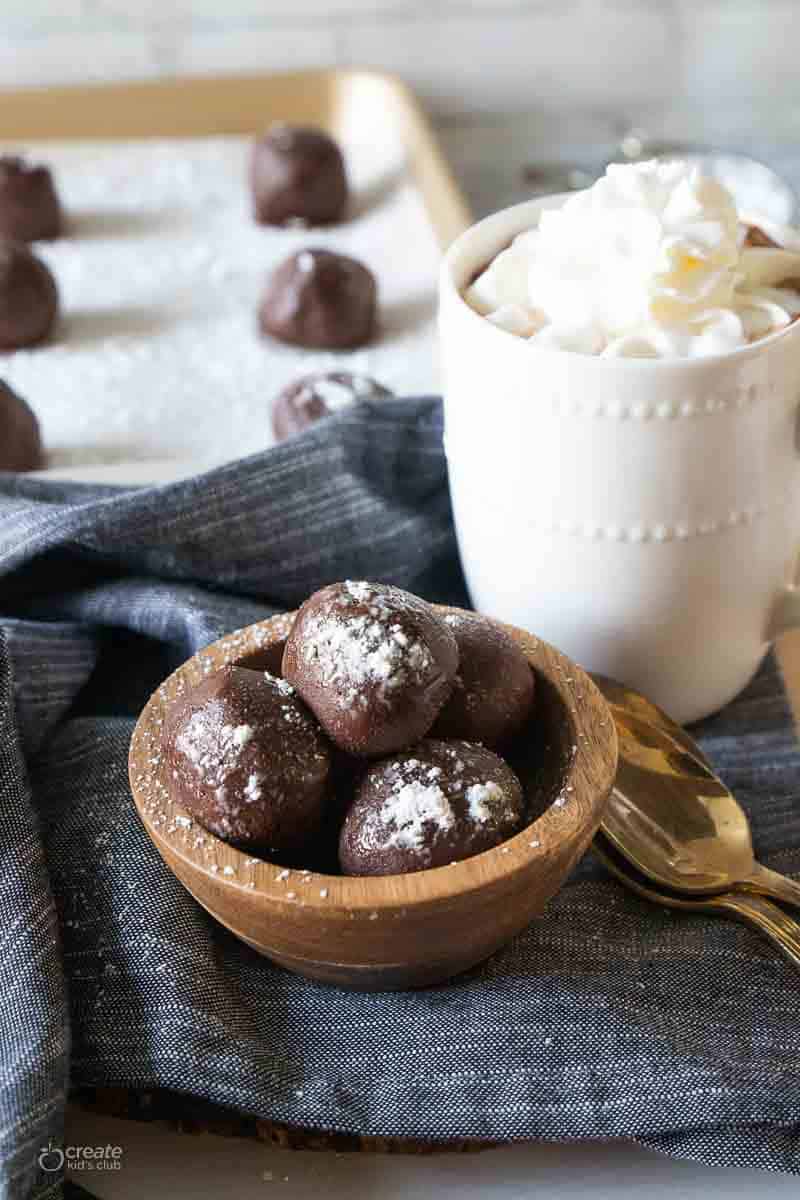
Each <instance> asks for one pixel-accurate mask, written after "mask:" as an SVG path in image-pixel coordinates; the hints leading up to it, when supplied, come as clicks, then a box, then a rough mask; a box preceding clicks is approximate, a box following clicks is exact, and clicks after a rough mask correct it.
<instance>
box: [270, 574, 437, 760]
mask: <svg viewBox="0 0 800 1200" xmlns="http://www.w3.org/2000/svg"><path fill="white" fill-rule="evenodd" d="M457 670H458V646H457V644H456V639H455V637H454V636H453V633H452V631H451V630H450V629H449V628H448V626H447V625H446V624H445V622H444V621H443V620H442V619H441V617H439V615H438V614H437V613H436V612H435V611H434V609H433V608H432V607H431V606H430V605H429V604H426V603H425V601H424V600H420V599H419V598H418V597H417V596H412V595H411V594H410V593H409V592H404V591H403V590H402V589H401V588H397V587H392V586H390V585H388V584H381V583H365V582H353V581H351V580H348V581H346V582H345V583H334V584H331V585H330V586H328V587H325V588H322V590H321V591H318V592H315V593H314V594H313V596H310V597H309V599H308V600H306V602H305V604H304V605H303V606H302V608H300V610H299V612H298V613H297V616H296V617H295V621H294V624H293V625H292V629H291V632H290V634H289V637H288V639H287V642H286V648H285V650H284V653H283V674H284V676H285V677H286V678H287V679H288V680H290V682H291V683H293V684H294V686H295V687H296V688H297V691H298V693H299V695H300V696H301V697H302V698H303V700H304V701H305V702H306V704H307V705H308V707H309V708H310V709H311V710H312V712H313V713H314V714H315V715H316V717H317V719H318V720H319V722H320V724H321V725H322V727H323V729H324V730H325V732H326V733H327V734H328V736H329V737H330V738H331V739H332V740H333V741H334V742H336V744H337V745H338V746H339V747H341V749H343V750H347V751H349V752H350V753H352V754H360V755H364V756H366V757H376V756H377V755H380V754H388V753H390V752H391V751H392V750H398V749H400V748H402V747H404V746H409V745H411V744H412V743H413V742H415V741H417V740H418V739H419V738H421V737H424V736H425V734H426V733H427V732H428V730H429V729H430V727H431V725H432V724H433V722H434V720H435V719H436V717H437V715H438V714H439V711H440V710H441V708H442V705H443V704H444V703H445V701H446V700H447V698H448V696H449V695H450V692H451V690H452V687H453V680H454V679H455V675H456V671H457Z"/></svg>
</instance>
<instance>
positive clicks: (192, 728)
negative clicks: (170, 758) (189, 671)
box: [175, 700, 253, 787]
mask: <svg viewBox="0 0 800 1200" xmlns="http://www.w3.org/2000/svg"><path fill="white" fill-rule="evenodd" d="M222 711H223V710H222V705H221V704H220V702H219V701H218V700H214V701H211V702H210V703H209V704H207V705H205V707H204V708H201V709H199V710H198V711H197V712H195V713H192V715H191V717H190V718H189V720H188V721H187V722H186V727H185V728H184V729H182V730H181V732H180V733H179V734H178V736H177V738H176V739H175V745H176V746H177V748H178V750H180V752H181V754H185V755H186V757H187V758H188V760H189V762H190V763H191V764H192V766H193V767H194V769H195V770H196V771H197V773H198V774H202V775H203V777H204V779H206V780H207V782H208V783H209V785H210V786H211V787H218V786H221V784H222V782H223V781H224V778H225V776H226V775H227V774H228V772H230V771H231V770H232V769H233V767H234V766H235V765H236V761H237V760H238V758H239V755H240V753H241V751H242V747H243V746H245V745H246V744H247V742H248V741H249V740H250V738H251V737H252V736H253V731H252V729H251V728H250V726H249V725H239V726H236V727H234V726H233V725H228V724H226V723H225V722H224V721H223V719H222ZM245 730H246V731H248V732H247V733H245V732H243V731H245Z"/></svg>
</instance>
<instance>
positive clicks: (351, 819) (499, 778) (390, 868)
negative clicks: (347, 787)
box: [339, 738, 524, 875]
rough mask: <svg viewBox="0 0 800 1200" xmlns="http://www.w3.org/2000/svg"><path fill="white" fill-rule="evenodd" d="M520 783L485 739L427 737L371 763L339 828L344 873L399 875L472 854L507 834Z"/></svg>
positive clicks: (514, 823)
mask: <svg viewBox="0 0 800 1200" xmlns="http://www.w3.org/2000/svg"><path fill="white" fill-rule="evenodd" d="M523 815H524V796H523V793H522V786H521V784H520V782H519V780H518V779H517V777H516V775H515V774H514V772H513V771H512V770H511V768H510V767H509V766H507V765H506V763H504V762H503V760H502V759H501V758H498V757H497V755H496V754H493V753H492V752H491V750H487V749H486V748H485V747H484V746H475V745H471V744H470V743H469V742H460V741H458V742H442V741H437V740H434V739H433V738H429V739H427V740H426V741H423V742H420V743H419V744H418V745H416V746H412V747H411V749H410V750H405V751H403V753H402V754H396V755H394V756H393V757H392V758H386V759H383V760H382V761H381V762H378V763H374V764H373V765H372V766H371V767H370V768H369V770H368V771H367V773H366V775H365V776H364V778H363V779H362V781H361V784H360V786H359V788H358V791H357V792H356V798H355V800H354V801H353V804H352V805H351V807H350V809H349V811H348V813H347V816H346V817H345V820H344V824H343V825H342V831H341V833H340V835H339V862H340V863H341V867H342V870H343V871H344V873H345V875H404V874H407V873H408V872H410V871H424V870H426V869H427V868H428V867H444V866H447V864H448V863H451V862H460V861H461V859H464V858H471V857H472V856H473V855H474V854H480V853H481V851H482V850H489V849H491V847H492V846H497V845H499V843H500V842H504V841H505V840H506V839H507V838H509V837H511V836H512V835H513V834H514V833H516V832H517V830H518V829H519V828H520V827H521V825H522V821H523Z"/></svg>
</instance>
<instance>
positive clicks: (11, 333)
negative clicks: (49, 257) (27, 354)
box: [0, 241, 58, 350]
mask: <svg viewBox="0 0 800 1200" xmlns="http://www.w3.org/2000/svg"><path fill="white" fill-rule="evenodd" d="M57 315H58V290H57V288H56V281H55V279H53V276H52V275H51V274H50V271H49V270H48V268H47V267H46V266H45V264H44V263H43V262H42V260H41V259H40V258H37V257H36V255H35V254H31V252H30V250H28V248H27V246H23V245H22V244H21V243H20V242H8V241H0V350H19V349H21V348H22V347H23V346H33V345H35V344H36V342H41V341H43V340H44V338H46V337H47V335H48V333H49V332H50V330H51V329H52V327H53V325H54V324H55V320H56V317H57Z"/></svg>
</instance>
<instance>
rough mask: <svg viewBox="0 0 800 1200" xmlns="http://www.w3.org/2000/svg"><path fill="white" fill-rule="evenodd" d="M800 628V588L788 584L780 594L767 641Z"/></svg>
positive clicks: (773, 610)
mask: <svg viewBox="0 0 800 1200" xmlns="http://www.w3.org/2000/svg"><path fill="white" fill-rule="evenodd" d="M799 628H800V586H798V585H797V584H793V583H792V584H788V585H787V586H786V587H784V588H783V589H782V590H781V591H780V592H779V593H778V597H777V599H776V601H775V604H774V606H773V609H772V614H771V616H770V619H769V626H768V628H767V641H768V642H774V641H775V638H776V637H778V636H779V635H780V634H782V633H786V632H788V630H790V629H799Z"/></svg>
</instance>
